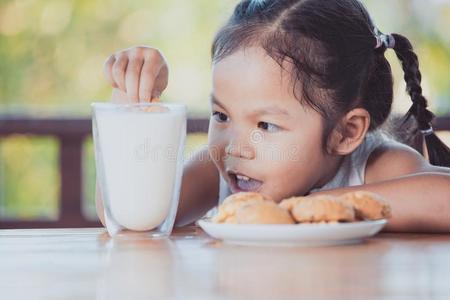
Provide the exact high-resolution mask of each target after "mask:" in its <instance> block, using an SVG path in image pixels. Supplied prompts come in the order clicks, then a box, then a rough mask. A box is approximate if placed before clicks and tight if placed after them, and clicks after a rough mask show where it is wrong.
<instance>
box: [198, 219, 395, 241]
mask: <svg viewBox="0 0 450 300" xmlns="http://www.w3.org/2000/svg"><path fill="white" fill-rule="evenodd" d="M197 223H198V225H199V226H200V227H201V228H202V229H203V230H204V231H205V232H206V233H207V234H209V235H210V236H212V237H214V238H216V239H219V240H223V241H224V242H226V243H232V244H240V245H260V246H309V247H310V246H331V245H343V244H354V243H359V242H362V241H363V240H364V239H366V238H369V237H371V236H373V235H375V234H377V233H378V232H379V231H380V230H381V229H382V228H383V227H384V225H385V224H386V223H387V221H386V220H385V219H383V220H377V221H361V222H353V223H336V224H295V225H285V224H279V225H278V224H275V225H250V224H249V225H246V224H217V223H212V222H210V221H207V220H199V221H198V222H197Z"/></svg>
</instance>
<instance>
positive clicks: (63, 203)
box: [0, 116, 450, 228]
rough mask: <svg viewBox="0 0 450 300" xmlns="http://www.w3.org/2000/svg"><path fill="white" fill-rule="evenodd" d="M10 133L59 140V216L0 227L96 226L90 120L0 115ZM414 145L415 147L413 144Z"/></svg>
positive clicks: (446, 124) (441, 121)
mask: <svg viewBox="0 0 450 300" xmlns="http://www.w3.org/2000/svg"><path fill="white" fill-rule="evenodd" d="M187 125H188V126H187V131H188V133H196V132H207V130H208V120H207V119H189V120H188V124H187ZM434 127H435V129H436V130H442V131H444V130H450V116H445V117H438V118H436V119H435V122H434ZM11 134H30V135H38V136H53V137H55V138H56V139H57V140H58V141H59V171H60V176H61V189H60V195H59V201H60V206H59V207H60V211H59V218H58V219H57V220H55V221H49V220H32V221H24V220H1V219H0V228H50V227H94V226H100V223H99V222H98V221H92V220H88V219H87V218H86V217H85V216H84V215H83V213H82V208H81V203H82V190H83V187H82V173H81V172H82V167H81V166H82V146H83V142H84V140H85V139H86V138H87V137H88V136H90V135H91V120H90V119H76V118H31V117H23V116H22V117H21V116H0V138H2V137H6V136H8V135H11ZM416 143H417V141H416ZM418 144H420V143H418ZM415 146H416V148H418V146H417V144H416V145H415ZM418 150H421V149H418Z"/></svg>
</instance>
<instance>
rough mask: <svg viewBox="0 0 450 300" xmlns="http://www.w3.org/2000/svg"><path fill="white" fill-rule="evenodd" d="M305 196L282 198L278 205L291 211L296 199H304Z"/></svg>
mask: <svg viewBox="0 0 450 300" xmlns="http://www.w3.org/2000/svg"><path fill="white" fill-rule="evenodd" d="M305 198H306V197H291V198H287V199H284V200H282V201H281V202H280V203H279V204H278V205H279V206H280V207H281V208H284V209H286V210H287V211H289V212H291V211H292V208H293V207H294V205H295V204H296V203H297V202H298V201H300V200H302V199H305Z"/></svg>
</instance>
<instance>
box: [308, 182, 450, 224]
mask: <svg viewBox="0 0 450 300" xmlns="http://www.w3.org/2000/svg"><path fill="white" fill-rule="evenodd" d="M356 190H364V191H370V192H374V193H377V194H380V195H382V196H384V197H385V198H386V200H387V201H388V202H389V204H390V205H391V209H392V218H391V219H390V220H389V223H388V225H387V226H386V230H387V231H401V232H441V233H442V232H450V175H448V174H442V173H421V174H414V175H409V176H405V177H400V178H396V179H391V180H387V181H382V182H377V183H371V184H365V185H359V186H353V187H347V188H339V189H332V190H328V191H321V192H318V193H314V194H313V195H318V194H331V195H336V196H338V195H342V194H344V193H346V192H351V191H356Z"/></svg>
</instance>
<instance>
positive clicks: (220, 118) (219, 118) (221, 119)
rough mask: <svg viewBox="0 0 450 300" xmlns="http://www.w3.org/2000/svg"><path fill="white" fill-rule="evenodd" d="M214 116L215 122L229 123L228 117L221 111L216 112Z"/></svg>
mask: <svg viewBox="0 0 450 300" xmlns="http://www.w3.org/2000/svg"><path fill="white" fill-rule="evenodd" d="M212 116H213V118H214V120H216V121H217V122H219V123H224V122H227V121H228V116H227V115H226V114H224V113H222V112H219V111H214V112H213V113H212Z"/></svg>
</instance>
